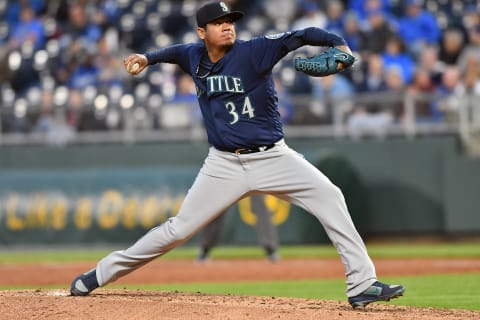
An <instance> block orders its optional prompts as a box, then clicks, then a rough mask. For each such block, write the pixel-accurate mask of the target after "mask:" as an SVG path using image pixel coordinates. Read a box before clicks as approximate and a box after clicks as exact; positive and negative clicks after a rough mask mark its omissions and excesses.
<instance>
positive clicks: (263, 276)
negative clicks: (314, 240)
mask: <svg viewBox="0 0 480 320" xmlns="http://www.w3.org/2000/svg"><path fill="white" fill-rule="evenodd" d="M375 265H376V267H377V272H378V274H379V276H380V278H381V277H382V276H391V275H395V276H398V275H400V276H401V275H419V274H435V273H449V272H455V273H459V272H480V259H457V260H451V259H408V260H398V259H395V260H392V259H388V260H381V259H380V260H379V259H376V260H375ZM91 267H93V265H92V264H91V263H65V264H21V265H15V264H4V265H0V285H16V286H27V285H28V286H32V285H35V286H38V287H39V289H36V290H6V291H0V319H51V320H57V319H58V320H59V319H62V320H65V319H115V320H120V319H222V320H223V319H232V320H233V319H242V320H243V319H302V320H304V319H329V320H330V319H333V320H335V319H348V320H350V319H355V320H357V319H358V320H366V319H368V320H372V319H375V320H377V319H379V320H380V319H381V320H383V319H385V320H387V319H388V320H395V319H399V320H413V319H419V320H436V319H438V320H440V319H441V320H453V319H455V320H460V319H461V320H466V319H472V320H473V319H475V320H478V319H480V312H477V311H467V310H452V309H437V308H413V307H406V306H398V305H388V304H371V305H369V306H368V307H367V308H366V309H361V310H353V309H352V308H351V307H350V306H349V305H348V303H347V302H346V300H345V301H324V300H318V299H299V298H283V297H252V296H236V295H212V294H202V293H182V292H161V291H145V290H124V289H110V288H109V287H108V286H107V287H106V288H101V289H97V290H95V291H94V292H93V293H92V295H90V296H88V297H71V296H69V293H68V286H69V283H70V281H71V280H72V279H73V278H74V277H75V276H76V275H77V274H78V273H81V272H84V271H86V270H87V269H89V268H91ZM322 278H343V267H342V265H341V263H340V261H339V259H301V260H300V259H285V260H281V261H280V262H278V263H276V264H271V263H269V262H266V261H263V260H256V259H254V260H218V261H210V262H208V263H206V264H201V265H200V264H196V263H194V262H193V261H186V260H161V259H159V260H157V261H153V262H152V263H150V264H148V265H146V266H145V267H143V268H141V269H139V270H137V271H135V272H133V273H131V274H129V275H127V276H126V277H124V278H122V279H121V280H119V281H118V282H117V283H118V284H141V283H150V284H151V283H179V282H200V281H201V282H207V281H222V282H225V281H247V280H248V281H252V280H281V279H287V280H295V279H298V280H300V279H303V280H304V279H322ZM46 285H55V286H58V287H60V288H61V289H42V286H46ZM406 294H408V288H407V292H406ZM398 302H400V303H401V300H398Z"/></svg>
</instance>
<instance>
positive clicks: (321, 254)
mask: <svg viewBox="0 0 480 320" xmlns="http://www.w3.org/2000/svg"><path fill="white" fill-rule="evenodd" d="M367 247H368V251H369V253H370V256H371V257H372V258H480V244H479V243H478V242H459V243H435V244H409V243H395V244H372V245H367ZM119 249H122V247H117V248H109V249H98V248H94V249H88V250H87V249H68V250H66V249H64V250H2V251H0V263H29V262H76V261H96V260H98V259H100V258H102V257H104V256H105V255H107V254H108V253H109V252H110V251H112V250H119ZM196 254H197V248H194V247H180V248H177V249H175V250H173V251H171V252H169V253H168V254H167V255H165V257H163V258H162V259H193V258H194V257H195V255H196ZM280 254H281V256H282V257H283V258H338V254H337V252H336V251H335V249H334V248H333V246H331V245H312V246H283V247H281V249H280ZM212 257H213V258H221V259H245V258H259V259H260V258H261V259H263V258H264V253H263V251H262V249H261V248H259V247H258V246H246V247H218V248H215V249H214V250H213V251H212Z"/></svg>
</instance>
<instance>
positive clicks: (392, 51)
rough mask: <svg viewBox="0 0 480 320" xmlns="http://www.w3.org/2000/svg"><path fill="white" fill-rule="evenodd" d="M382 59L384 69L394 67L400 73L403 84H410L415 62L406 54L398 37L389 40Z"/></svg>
mask: <svg viewBox="0 0 480 320" xmlns="http://www.w3.org/2000/svg"><path fill="white" fill-rule="evenodd" d="M382 58H383V65H384V67H385V69H389V68H390V67H392V66H396V67H398V68H399V69H400V71H401V76H402V80H403V82H405V83H410V82H411V80H412V77H413V72H414V70H415V62H414V60H413V59H412V58H411V56H410V55H409V54H408V53H407V51H406V48H405V44H404V42H403V41H402V39H400V38H399V37H392V38H390V39H389V40H388V42H387V45H386V48H385V51H384V52H383V53H382Z"/></svg>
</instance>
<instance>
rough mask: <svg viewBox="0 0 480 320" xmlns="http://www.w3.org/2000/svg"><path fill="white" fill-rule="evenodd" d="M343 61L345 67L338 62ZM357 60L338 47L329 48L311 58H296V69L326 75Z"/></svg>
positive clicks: (317, 75) (314, 74) (315, 74)
mask: <svg viewBox="0 0 480 320" xmlns="http://www.w3.org/2000/svg"><path fill="white" fill-rule="evenodd" d="M339 62H341V63H343V65H344V66H343V68H339V67H338V63H339ZM354 62H355V57H354V56H352V55H351V54H349V53H347V52H345V51H342V50H340V49H337V48H334V47H332V48H328V49H327V50H325V51H323V52H322V53H320V54H317V55H315V56H313V57H309V58H295V69H296V70H297V71H301V72H303V73H305V74H307V75H309V76H312V77H325V76H328V75H331V74H335V73H338V72H340V71H342V70H344V69H346V68H348V67H350V66H351V65H352V64H353V63H354Z"/></svg>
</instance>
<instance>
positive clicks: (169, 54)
mask: <svg viewBox="0 0 480 320" xmlns="http://www.w3.org/2000/svg"><path fill="white" fill-rule="evenodd" d="M189 48H190V46H188V45H184V44H177V45H173V46H169V47H166V48H161V49H157V50H153V51H150V52H147V53H145V56H146V57H147V61H148V65H153V64H156V63H172V64H177V65H178V66H179V67H180V68H181V69H182V70H183V71H186V72H188V70H189V69H190V68H189V67H190V59H189V54H188V50H189Z"/></svg>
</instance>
